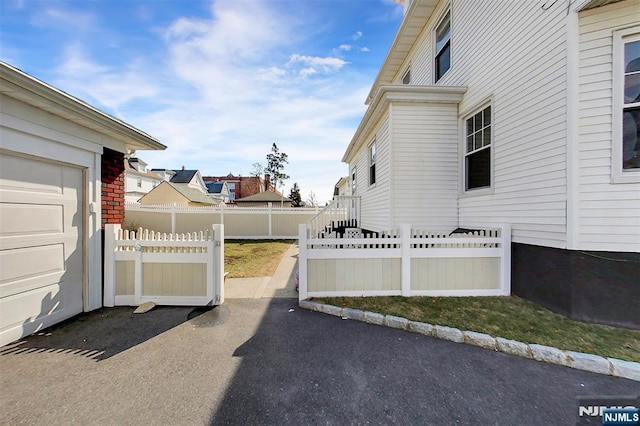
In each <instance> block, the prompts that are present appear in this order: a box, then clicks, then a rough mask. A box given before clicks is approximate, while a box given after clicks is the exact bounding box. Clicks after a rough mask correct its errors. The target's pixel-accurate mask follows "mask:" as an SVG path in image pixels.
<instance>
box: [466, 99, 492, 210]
mask: <svg viewBox="0 0 640 426" xmlns="http://www.w3.org/2000/svg"><path fill="white" fill-rule="evenodd" d="M477 105H478V106H477V107H475V108H467V109H466V110H465V113H464V114H460V145H459V146H460V172H461V173H460V178H461V179H460V194H459V196H460V197H469V196H476V195H486V194H491V193H493V192H494V190H495V155H496V144H495V125H496V123H495V115H496V111H495V107H494V103H493V96H490V97H489V98H487V99H485V100H483V101H482V102H480V103H478V104H477ZM487 108H491V127H490V130H491V141H490V143H489V145H488V147H489V150H490V153H489V162H490V164H489V186H483V187H481V188H471V189H467V167H466V158H467V120H469V119H470V118H471V117H473V116H474V115H476V114H478V113H482V112H484V110H485V109H487ZM485 148H486V147H482V148H481V149H478V150H474V151H473V152H479V151H481V150H482V149H485Z"/></svg>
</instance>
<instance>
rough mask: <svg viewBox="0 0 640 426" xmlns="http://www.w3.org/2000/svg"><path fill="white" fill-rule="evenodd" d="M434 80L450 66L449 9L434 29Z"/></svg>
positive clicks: (440, 76)
mask: <svg viewBox="0 0 640 426" xmlns="http://www.w3.org/2000/svg"><path fill="white" fill-rule="evenodd" d="M435 40H436V56H435V77H436V78H435V81H436V82H437V81H438V80H440V79H441V78H442V76H443V75H444V74H445V73H446V72H447V71H449V68H451V11H448V12H447V13H446V15H444V16H443V17H442V19H441V20H440V23H439V24H438V26H437V27H436V31H435Z"/></svg>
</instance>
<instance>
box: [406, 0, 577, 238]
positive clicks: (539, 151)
mask: <svg viewBox="0 0 640 426" xmlns="http://www.w3.org/2000/svg"><path fill="white" fill-rule="evenodd" d="M447 4H448V2H442V4H441V5H440V6H439V7H438V10H437V11H436V13H434V15H433V17H432V19H431V22H429V23H427V25H426V26H425V30H424V31H423V33H422V34H421V36H420V39H419V41H418V42H417V43H416V45H415V47H414V49H413V50H412V51H411V53H410V55H409V57H408V58H407V62H406V63H407V64H408V63H409V62H411V69H412V71H411V72H412V84H434V81H433V75H432V67H433V65H432V61H433V57H432V56H433V53H432V50H433V47H432V42H431V37H432V31H433V28H434V27H435V25H437V23H438V20H439V18H440V17H441V16H442V12H443V11H444V10H445V8H446V7H447ZM566 17H567V11H566V3H563V2H556V3H554V4H553V6H552V7H551V9H549V10H547V11H545V10H543V9H542V8H541V4H540V2H537V1H522V2H520V1H518V2H510V1H489V2H482V4H481V6H480V5H479V2H478V1H477V0H452V1H451V25H452V33H451V45H452V53H451V55H452V56H451V68H450V69H449V71H448V72H447V73H446V74H445V75H444V76H443V78H442V79H440V81H438V82H437V84H438V85H451V86H466V87H467V88H468V89H467V92H466V94H465V95H464V99H463V101H462V103H461V104H460V106H459V111H460V112H461V114H460V116H459V125H460V126H462V124H463V121H464V119H465V118H467V117H468V116H469V115H471V114H473V113H475V112H477V111H478V110H480V109H481V108H483V107H484V106H486V105H488V104H491V106H492V112H493V122H492V123H493V124H492V126H493V128H492V131H493V141H492V147H491V149H492V151H493V152H492V158H493V182H492V188H491V190H489V191H476V192H475V193H474V192H468V193H463V192H462V185H461V183H458V186H457V188H455V189H453V188H451V187H450V186H446V190H451V191H455V193H456V194H459V195H460V200H459V225H460V226H464V227H486V226H489V225H496V224H501V223H510V224H512V226H513V241H515V242H519V243H527V244H536V245H545V246H550V247H559V248H564V247H566V192H567V184H566V179H567V178H566V161H567V158H566V107H567V106H566V102H565V98H566V89H567V86H566V78H565V66H566V65H565V64H566V48H565V46H566V32H565V25H566ZM400 72H404V67H403V68H401V71H400ZM394 132H395V129H394ZM394 134H395V133H394ZM458 140H459V144H460V148H459V151H460V153H459V154H458V157H457V163H456V164H455V165H453V167H454V168H455V170H456V172H457V173H459V174H460V178H459V180H457V182H462V164H463V153H464V151H463V145H462V136H460V137H459V138H458ZM443 189H444V187H443ZM532 206H534V208H532Z"/></svg>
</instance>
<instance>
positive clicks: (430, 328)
mask: <svg viewBox="0 0 640 426" xmlns="http://www.w3.org/2000/svg"><path fill="white" fill-rule="evenodd" d="M298 305H299V306H300V307H301V308H303V309H308V310H311V311H315V312H321V313H324V314H328V315H333V316H336V317H340V318H342V319H345V320H346V319H350V320H356V321H362V322H366V323H369V324H374V325H381V326H385V327H390V328H397V329H400V330H406V331H410V332H413V333H418V334H422V335H424V336H429V337H436V338H438V339H443V340H449V341H451V342H456V343H465V344H469V345H474V346H478V347H481V348H485V349H492V350H494V351H496V352H503V353H506V354H509V355H516V356H520V357H524V358H529V359H533V360H536V361H541V362H546V363H549V364H556V365H562V366H564V367H570V368H575V369H578V370H585V371H590V372H592V373H597V374H604V375H609V376H614V377H622V378H625V379H630V380H635V381H638V382H640V363H638V362H633V361H625V360H621V359H617V358H605V357H602V356H600V355H593V354H586V353H582V352H573V351H563V350H561V349H557V348H554V347H551V346H544V345H537V344H527V343H522V342H518V341H516V340H509V339H504V338H502V337H493V336H490V335H488V334H484V333H477V332H474V331H462V330H459V329H457V328H453V327H445V326H441V325H433V324H429V323H424V322H419V321H411V320H408V319H406V318H402V317H397V316H394V315H382V314H379V313H375V312H368V311H361V310H359V309H352V308H340V307H338V306H333V305H327V304H324V303H318V302H314V301H312V300H301V301H299V302H298Z"/></svg>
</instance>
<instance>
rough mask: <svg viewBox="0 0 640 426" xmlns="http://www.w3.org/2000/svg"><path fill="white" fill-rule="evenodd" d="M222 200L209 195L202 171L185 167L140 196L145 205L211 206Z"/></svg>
mask: <svg viewBox="0 0 640 426" xmlns="http://www.w3.org/2000/svg"><path fill="white" fill-rule="evenodd" d="M221 202H222V200H220V199H217V198H215V197H210V196H209V195H208V191H207V187H206V186H205V183H204V180H202V175H201V174H200V171H198V170H185V168H184V167H182V170H178V171H176V172H175V173H174V174H173V175H172V176H171V179H170V180H169V181H168V182H167V181H164V182H162V183H161V184H160V185H158V186H156V187H155V188H153V189H152V190H151V191H149V192H148V193H147V194H146V195H144V196H143V197H142V198H140V204H144V205H164V204H176V205H179V206H211V205H214V204H215V205H218V204H220V203H221Z"/></svg>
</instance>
